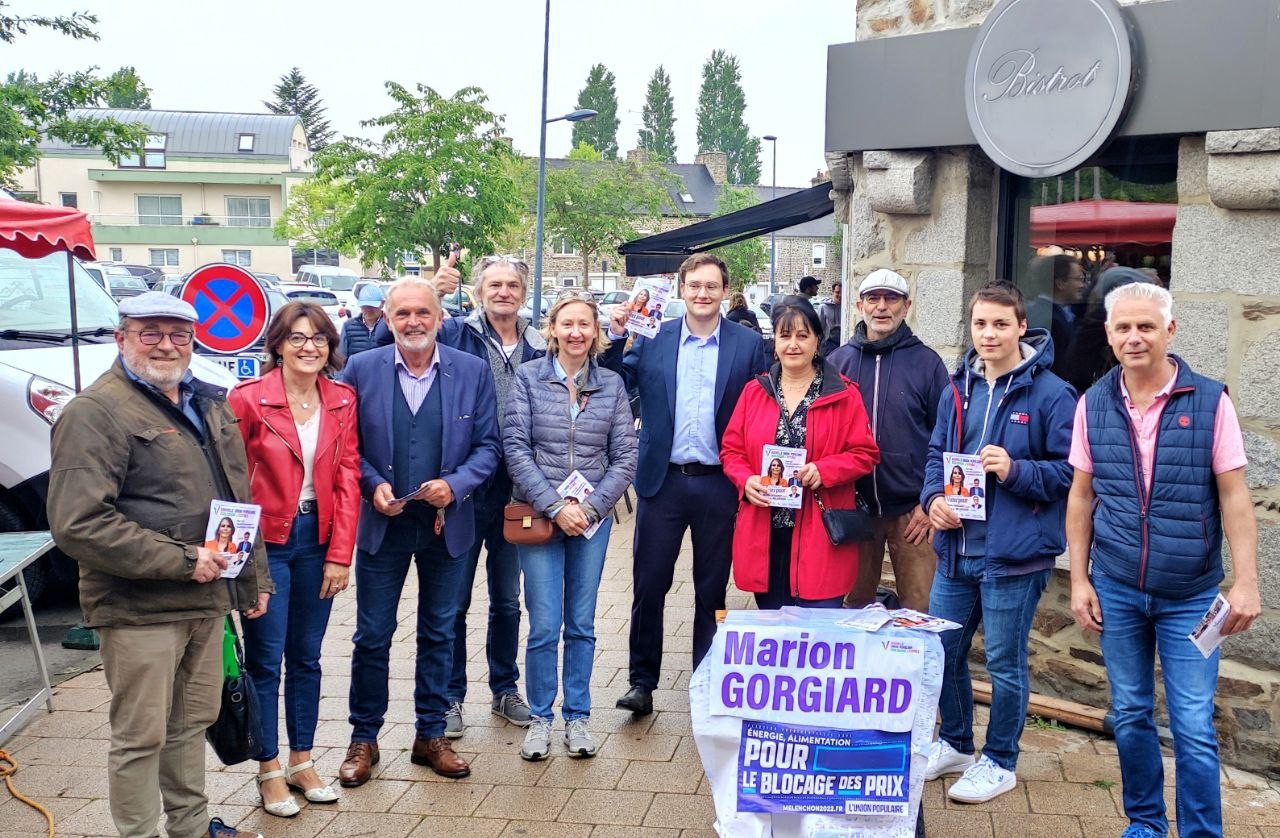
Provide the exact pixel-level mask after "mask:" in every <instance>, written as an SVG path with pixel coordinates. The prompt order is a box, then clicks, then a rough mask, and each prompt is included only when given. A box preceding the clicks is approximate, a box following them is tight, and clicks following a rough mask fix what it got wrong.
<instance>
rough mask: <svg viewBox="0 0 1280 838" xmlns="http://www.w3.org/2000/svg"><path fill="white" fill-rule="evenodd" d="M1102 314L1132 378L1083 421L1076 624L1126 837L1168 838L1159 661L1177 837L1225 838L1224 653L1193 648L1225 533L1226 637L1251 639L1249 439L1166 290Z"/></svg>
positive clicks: (1104, 383)
mask: <svg viewBox="0 0 1280 838" xmlns="http://www.w3.org/2000/svg"><path fill="white" fill-rule="evenodd" d="M1105 305H1106V312H1107V322H1106V330H1107V339H1108V342H1109V343H1110V345H1111V349H1112V351H1113V352H1114V353H1115V356H1116V358H1117V360H1119V362H1120V366H1118V367H1116V368H1114V369H1112V370H1111V371H1110V372H1109V373H1107V374H1106V375H1104V376H1103V377H1102V378H1101V379H1099V380H1098V382H1097V383H1096V384H1095V385H1093V387H1091V388H1090V389H1089V391H1088V392H1086V393H1085V395H1084V397H1083V398H1081V400H1080V403H1079V405H1078V406H1077V408H1076V417H1075V429H1074V432H1073V434H1072V440H1071V443H1072V444H1071V458H1070V460H1071V464H1072V465H1073V466H1074V467H1075V478H1074V481H1073V482H1072V485H1071V494H1070V498H1069V500H1068V504H1067V543H1068V549H1069V552H1070V555H1071V610H1072V612H1073V613H1074V614H1075V618H1076V622H1078V623H1079V624H1080V626H1081V627H1083V628H1087V629H1091V630H1093V631H1098V632H1101V633H1102V657H1103V660H1104V661H1105V662H1106V666H1107V679H1108V680H1109V681H1110V684H1111V701H1112V709H1113V710H1114V712H1115V736H1116V747H1117V750H1118V752H1119V757H1120V775H1121V779H1122V783H1123V797H1124V809H1125V814H1126V815H1127V816H1128V817H1129V827H1128V828H1127V829H1126V830H1125V833H1124V835H1125V836H1130V838H1147V836H1164V835H1166V834H1167V833H1168V830H1169V821H1168V819H1167V817H1166V815H1165V802H1164V792H1163V790H1164V765H1163V763H1162V762H1161V759H1160V741H1159V739H1158V738H1157V734H1156V724H1155V654H1156V650H1157V649H1158V650H1159V652H1160V666H1161V670H1162V672H1163V676H1164V688H1165V700H1166V704H1167V706H1168V711H1169V719H1170V727H1171V728H1172V730H1173V750H1174V754H1175V766H1176V774H1177V788H1176V793H1177V810H1178V834H1179V835H1181V836H1182V837H1183V838H1193V837H1194V838H1207V836H1217V835H1222V797H1221V793H1220V791H1219V773H1218V771H1219V768H1218V740H1217V737H1216V735H1215V733H1214V727H1213V695H1214V690H1215V689H1216V687H1217V683H1218V652H1217V651H1216V650H1214V651H1213V652H1212V653H1211V654H1210V655H1209V656H1208V657H1205V656H1204V655H1202V654H1201V652H1200V650H1199V649H1197V648H1196V646H1195V644H1193V643H1192V641H1191V640H1190V639H1189V637H1188V635H1190V634H1191V633H1192V632H1193V631H1194V630H1195V629H1196V627H1197V624H1199V623H1200V621H1201V618H1202V617H1204V615H1205V613H1206V612H1207V611H1208V610H1209V608H1210V607H1211V606H1212V605H1213V603H1214V600H1215V599H1216V597H1217V596H1218V586H1219V584H1220V583H1221V582H1222V581H1223V577H1224V574H1223V569H1222V536H1223V534H1224V532H1225V534H1226V537H1227V541H1228V542H1229V543H1230V545H1231V556H1232V561H1233V565H1234V575H1235V580H1234V583H1233V584H1232V586H1231V589H1230V592H1229V593H1228V594H1227V596H1226V600H1227V603H1228V605H1229V606H1230V611H1229V612H1228V615H1227V618H1226V622H1225V623H1224V624H1223V626H1222V633H1223V634H1235V633H1236V632H1241V631H1244V630H1245V629H1247V628H1248V627H1249V625H1250V624H1251V623H1252V622H1253V620H1254V619H1255V618H1256V617H1257V616H1258V614H1259V612H1260V611H1261V607H1262V606H1261V599H1260V597H1259V593H1258V559H1257V549H1258V531H1257V523H1256V521H1255V520H1254V515H1253V502H1252V499H1251V498H1250V495H1249V488H1248V486H1247V484H1246V483H1245V477H1244V466H1245V455H1244V441H1243V439H1242V437H1241V433H1240V425H1239V422H1238V420H1237V418H1236V413H1235V408H1234V407H1233V406H1232V404H1231V399H1230V398H1229V397H1228V396H1227V394H1226V390H1225V388H1224V387H1223V385H1222V384H1221V383H1219V382H1217V381H1214V380H1212V379H1209V378H1205V377H1204V376H1201V375H1197V374H1196V373H1195V372H1193V371H1192V369H1191V368H1190V367H1189V366H1188V365H1187V362H1186V361H1184V360H1182V359H1181V358H1179V357H1177V356H1176V355H1171V354H1169V352H1168V349H1169V344H1170V342H1171V341H1172V340H1173V336H1174V333H1175V332H1176V331H1177V325H1176V324H1175V322H1174V319H1173V297H1172V295H1170V294H1169V292H1168V291H1166V290H1165V289H1163V288H1161V287H1160V286H1158V285H1149V284H1145V283H1135V284H1131V285H1124V286H1121V287H1120V288H1117V289H1116V290H1114V291H1112V292H1111V293H1110V294H1108V295H1107V297H1106V303H1105ZM1095 504H1096V506H1095ZM1091 565H1092V567H1091Z"/></svg>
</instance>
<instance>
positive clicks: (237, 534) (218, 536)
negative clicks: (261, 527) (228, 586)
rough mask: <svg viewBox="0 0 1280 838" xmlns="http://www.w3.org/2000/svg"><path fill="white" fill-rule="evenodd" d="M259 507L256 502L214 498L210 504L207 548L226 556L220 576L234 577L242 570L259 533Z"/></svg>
mask: <svg viewBox="0 0 1280 838" xmlns="http://www.w3.org/2000/svg"><path fill="white" fill-rule="evenodd" d="M261 518H262V507H261V506H258V505H257V504H256V503H233V502H232V501H227V500H215V501H213V502H212V503H210V504H209V525H208V526H207V527H206V528H205V543H204V547H205V549H206V550H211V551H213V552H214V553H217V554H218V555H220V556H222V558H224V559H226V561H227V566H226V568H225V569H224V570H223V571H222V578H223V579H235V578H236V577H237V576H239V575H240V571H242V570H244V566H245V565H246V564H247V563H248V561H249V558H250V556H252V555H253V545H254V542H255V541H256V540H257V537H258V521H259V520H260V519H261Z"/></svg>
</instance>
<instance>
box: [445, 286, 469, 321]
mask: <svg viewBox="0 0 1280 838" xmlns="http://www.w3.org/2000/svg"><path fill="white" fill-rule="evenodd" d="M440 301H441V303H443V304H444V310H445V311H447V312H448V313H449V316H450V317H466V316H467V315H468V314H470V313H471V312H473V311H475V310H476V295H475V294H473V293H472V292H471V289H470V288H468V287H467V286H465V285H459V286H458V290H457V291H454V292H453V293H451V294H445V295H444V296H443V297H441V298H440Z"/></svg>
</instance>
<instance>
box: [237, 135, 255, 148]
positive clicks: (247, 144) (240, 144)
mask: <svg viewBox="0 0 1280 838" xmlns="http://www.w3.org/2000/svg"><path fill="white" fill-rule="evenodd" d="M236 151H253V134H241V135H240V136H239V137H238V138H237V139H236Z"/></svg>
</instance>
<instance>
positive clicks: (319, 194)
mask: <svg viewBox="0 0 1280 838" xmlns="http://www.w3.org/2000/svg"><path fill="white" fill-rule="evenodd" d="M354 204H355V195H354V194H352V191H351V187H350V185H349V184H348V183H346V182H345V181H339V180H318V179H315V178H312V179H310V180H305V181H303V182H301V183H299V184H298V185H297V186H294V187H292V188H290V189H289V204H288V206H286V207H285V210H284V213H283V214H282V215H281V216H280V217H279V218H278V219H276V223H275V226H274V227H273V228H272V232H273V233H274V234H275V235H276V237H277V238H281V239H289V240H290V241H292V242H294V243H296V244H298V245H300V246H302V247H304V248H315V249H322V250H337V251H343V252H345V253H346V254H347V255H349V256H350V255H353V252H352V251H351V249H350V248H344V247H343V243H342V242H341V241H340V240H339V237H338V225H337V221H338V220H339V219H340V218H342V217H344V216H345V215H346V214H347V213H348V212H350V211H351V207H352V206H353V205H354Z"/></svg>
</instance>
